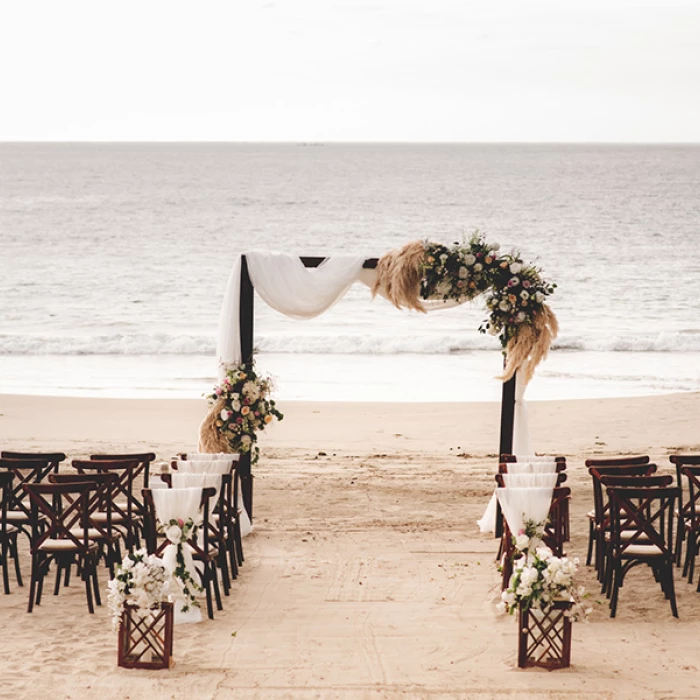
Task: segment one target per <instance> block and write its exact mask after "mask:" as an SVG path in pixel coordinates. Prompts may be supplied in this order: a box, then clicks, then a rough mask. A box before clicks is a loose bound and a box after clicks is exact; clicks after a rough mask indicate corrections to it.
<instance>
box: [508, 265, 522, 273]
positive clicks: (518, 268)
mask: <svg viewBox="0 0 700 700" xmlns="http://www.w3.org/2000/svg"><path fill="white" fill-rule="evenodd" d="M522 269H523V266H522V265H521V264H520V263H517V262H514V263H511V264H510V271H511V274H513V275H517V274H518V272H520V271H521V270H522Z"/></svg>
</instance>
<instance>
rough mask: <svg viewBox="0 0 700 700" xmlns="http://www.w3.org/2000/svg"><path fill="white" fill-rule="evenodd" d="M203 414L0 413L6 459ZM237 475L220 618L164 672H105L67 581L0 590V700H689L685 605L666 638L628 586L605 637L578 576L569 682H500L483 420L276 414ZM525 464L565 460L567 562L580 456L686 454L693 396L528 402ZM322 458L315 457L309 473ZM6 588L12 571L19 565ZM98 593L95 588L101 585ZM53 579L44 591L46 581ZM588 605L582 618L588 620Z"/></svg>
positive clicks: (97, 625) (693, 619) (96, 442)
mask: <svg viewBox="0 0 700 700" xmlns="http://www.w3.org/2000/svg"><path fill="white" fill-rule="evenodd" d="M205 408H206V407H205V405H204V402H202V401H186V400H178V401H167V400H145V399H144V400H133V401H132V400H117V399H114V400H112V399H66V398H42V397H25V396H0V414H1V415H0V443H1V445H2V448H3V449H27V450H41V449H56V450H58V449H60V450H63V451H65V452H66V453H68V454H69V457H71V458H74V457H80V456H83V455H87V454H89V453H91V452H96V451H123V450H130V451H141V450H144V449H149V450H153V451H155V452H156V453H157V455H158V457H159V459H168V458H170V456H172V455H174V454H175V453H176V452H177V451H180V450H187V449H192V448H193V447H194V444H195V441H196V433H197V426H198V423H199V421H200V420H201V418H202V416H203V414H204V412H205ZM280 408H281V410H282V411H283V412H284V413H285V414H286V415H285V420H284V421H283V422H282V423H281V424H279V425H276V426H274V427H273V428H272V430H270V431H269V432H268V433H266V434H265V435H263V436H262V438H261V439H262V446H263V456H262V459H261V462H260V464H259V465H258V466H257V467H256V468H255V476H256V478H255V511H254V515H255V532H254V533H253V534H252V535H251V536H250V537H249V538H247V539H246V540H245V541H244V548H245V556H246V561H245V563H244V565H243V567H242V569H241V573H240V576H239V578H238V580H237V581H236V582H235V583H234V584H233V587H232V590H231V595H230V597H228V598H226V599H225V600H224V608H225V609H224V611H223V612H219V613H217V614H216V617H215V619H214V620H213V621H208V620H207V621H205V622H203V623H201V624H197V625H183V626H178V627H176V628H175V649H174V657H175V661H176V663H175V665H174V667H173V668H172V669H171V670H169V671H139V670H127V669H121V668H118V667H117V665H116V637H115V635H114V633H113V632H112V629H111V625H110V621H109V617H108V611H107V606H106V595H104V596H103V598H104V599H105V600H103V603H104V604H103V606H102V608H101V609H99V608H98V610H97V612H96V614H95V615H92V616H91V615H89V614H88V612H87V607H86V604H85V597H84V591H83V589H82V587H81V586H80V585H79V584H78V582H75V583H74V584H73V585H72V586H71V587H70V588H69V589H62V590H61V592H60V594H59V596H58V597H57V598H54V597H53V596H52V595H51V587H50V585H49V586H48V589H49V590H48V591H45V597H44V601H43V602H42V605H41V606H40V607H38V608H36V609H35V611H34V612H33V613H32V614H31V615H30V614H27V612H26V605H27V595H28V590H27V587H26V586H25V588H24V589H21V588H18V587H17V586H16V584H15V582H14V578H12V579H11V585H12V593H11V594H10V595H0V616H1V619H2V632H3V634H2V638H1V639H0V651H1V653H2V659H3V668H4V674H3V681H2V683H1V684H0V697H3V698H5V697H7V698H10V697H11V698H16V699H19V698H47V697H51V698H71V699H79V698H88V697H98V698H101V699H102V698H105V699H106V698H119V699H120V700H124V699H125V698H146V697H148V698H152V699H154V700H155V699H156V698H192V699H199V698H229V697H234V696H235V697H238V698H261V699H263V698H265V699H267V698H271V699H273V700H276V699H278V698H342V699H345V698H348V699H349V698H353V699H355V698H362V699H364V698H366V699H368V700H370V699H371V700H375V699H379V698H387V699H390V700H393V699H394V698H430V699H431V700H438V699H440V700H442V699H447V698H469V697H474V698H518V699H520V698H523V699H525V698H527V699H529V698H552V699H553V698H636V699H638V700H639V699H641V698H697V697H698V696H700V673H699V671H700V660H699V657H698V653H697V648H698V638H699V637H700V593H696V592H695V585H688V584H687V583H686V581H685V580H684V579H683V578H682V577H681V576H680V572H679V571H678V573H677V576H676V589H677V596H678V608H679V613H680V619H678V620H676V619H674V618H673V617H672V616H671V612H670V606H669V604H668V602H667V601H665V600H664V598H663V595H662V593H661V591H660V589H659V587H658V585H657V584H655V582H654V580H653V577H652V575H651V572H650V571H649V570H648V569H646V568H642V567H640V568H636V569H634V570H633V571H632V572H631V573H630V574H629V576H628V578H627V579H626V581H625V585H624V587H623V589H622V591H621V593H620V602H619V608H618V616H617V618H616V619H614V620H612V619H610V618H609V615H608V609H607V605H606V604H605V601H604V599H603V598H602V597H601V596H600V595H598V590H599V589H598V587H597V586H596V584H595V579H594V575H593V572H592V570H591V569H590V568H586V567H585V566H582V569H581V576H580V580H581V583H582V584H583V585H585V586H586V587H587V588H588V589H589V590H590V591H591V592H592V593H593V595H592V598H591V602H592V604H593V607H594V612H593V614H592V616H591V621H590V623H589V624H576V625H574V630H573V646H572V667H571V668H570V669H567V670H560V671H555V672H547V671H543V670H538V669H530V670H527V671H521V670H518V669H517V668H516V648H517V637H516V635H517V624H516V622H515V620H514V619H513V618H510V617H507V616H501V615H499V614H497V613H496V611H495V608H494V604H495V602H496V600H497V598H498V591H497V587H498V581H499V579H498V574H497V572H496V569H495V564H494V556H495V552H496V541H495V540H494V539H493V538H492V537H491V536H486V535H481V534H480V533H479V531H478V528H477V526H476V524H475V521H476V520H477V519H478V518H479V517H480V516H481V514H482V512H483V509H484V506H485V504H486V502H487V500H488V497H489V495H490V493H491V491H492V487H493V476H492V474H493V473H494V470H495V465H496V460H495V451H496V449H497V445H498V428H499V406H498V405H496V404H423V405H420V406H416V405H410V404H394V405H391V404H341V403H338V404H334V403H324V404H310V403H288V404H286V405H285V404H283V405H281V406H280ZM530 432H531V435H532V439H533V444H534V446H535V448H536V449H537V451H538V452H545V453H557V454H565V455H566V456H567V460H568V465H569V466H568V472H569V481H568V482H567V485H569V486H571V487H572V492H573V495H572V499H573V500H572V541H571V542H570V544H569V548H568V551H569V554H570V555H573V556H578V557H580V558H581V559H582V560H583V559H584V557H585V549H586V542H587V520H586V518H585V513H586V511H587V510H589V509H590V508H591V507H592V498H591V490H590V484H589V477H588V474H587V472H586V471H585V469H584V466H583V461H584V459H585V458H586V457H587V456H591V455H595V454H601V455H612V454H617V453H644V454H649V455H650V456H651V457H652V459H653V460H655V461H657V462H658V463H659V465H660V467H661V469H662V470H663V471H664V472H668V473H671V469H670V466H671V465H670V463H669V462H668V457H667V455H668V454H670V453H673V452H676V451H679V452H700V395H698V394H678V395H670V396H658V397H653V398H638V399H609V400H598V401H563V402H537V403H532V404H530ZM321 453H325V454H321ZM22 554H23V557H22V564H23V572H24V574H25V577H26V578H27V579H28V577H29V564H30V560H29V557H28V553H27V551H26V545H25V549H24V551H23V552H22ZM100 577H101V579H100V580H101V585H102V588H103V589H104V588H105V587H106V583H107V575H106V572H105V571H104V570H101V571H100ZM49 580H51V581H52V579H49ZM598 601H600V603H599V602H598Z"/></svg>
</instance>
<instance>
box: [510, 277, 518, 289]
mask: <svg viewBox="0 0 700 700" xmlns="http://www.w3.org/2000/svg"><path fill="white" fill-rule="evenodd" d="M519 284H520V277H511V278H510V279H509V280H508V286H509V287H517V286H518V285H519Z"/></svg>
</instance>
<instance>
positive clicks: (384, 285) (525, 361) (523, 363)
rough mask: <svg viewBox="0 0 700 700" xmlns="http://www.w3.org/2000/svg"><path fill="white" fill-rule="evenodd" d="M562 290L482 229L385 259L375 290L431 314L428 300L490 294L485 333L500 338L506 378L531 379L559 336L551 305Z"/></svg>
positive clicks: (414, 245)
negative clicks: (488, 237)
mask: <svg viewBox="0 0 700 700" xmlns="http://www.w3.org/2000/svg"><path fill="white" fill-rule="evenodd" d="M555 288H556V285H555V284H552V283H550V282H548V281H547V280H545V279H544V278H543V276H542V271H541V270H540V268H539V267H537V266H535V265H532V264H528V263H525V262H524V261H523V260H522V258H521V257H520V254H519V253H518V252H515V251H513V252H511V253H501V252H500V245H499V244H498V243H489V242H487V241H486V239H485V237H484V236H483V235H482V234H481V233H479V232H478V231H477V232H476V233H475V234H474V235H473V236H472V237H471V238H470V239H469V240H468V241H465V242H462V243H459V242H456V243H454V244H453V245H451V246H447V245H443V244H441V243H433V242H430V241H417V242H414V243H410V244H408V245H406V246H404V248H402V249H400V250H398V251H392V252H390V253H387V254H386V255H385V256H383V257H382V258H381V259H380V261H379V264H378V265H377V281H376V283H375V285H374V288H373V292H374V293H375V294H376V293H378V292H380V293H382V294H383V295H384V296H386V297H387V298H388V299H389V300H390V301H391V302H392V303H393V304H394V305H395V306H397V307H398V308H411V309H415V310H417V311H425V310H426V308H425V305H424V304H423V303H422V302H423V301H427V300H438V301H445V302H448V301H451V302H455V303H458V304H461V303H464V302H465V301H470V300H472V299H474V298H475V297H477V296H479V295H481V294H485V295H486V307H487V309H488V311H489V317H488V319H487V320H485V321H484V322H483V323H482V324H481V326H480V328H479V330H480V331H481V332H482V333H490V334H492V335H496V336H498V337H499V339H500V341H501V346H502V347H503V349H504V352H505V354H506V358H507V359H506V363H507V364H506V368H505V372H504V377H503V379H504V380H505V379H509V378H510V377H512V376H513V373H514V372H515V371H516V370H518V369H521V368H522V369H524V370H525V375H526V379H527V380H529V379H530V377H531V376H532V373H533V372H534V369H535V366H536V365H537V364H538V363H539V362H540V361H541V360H542V359H544V357H545V356H546V354H547V352H548V351H549V347H550V345H551V342H552V340H553V339H554V338H555V337H556V335H557V332H558V323H557V320H556V316H555V315H554V313H553V312H552V310H551V309H550V308H549V307H548V306H547V304H546V303H545V301H546V299H547V297H548V296H549V295H551V294H552V293H553V292H554V290H555Z"/></svg>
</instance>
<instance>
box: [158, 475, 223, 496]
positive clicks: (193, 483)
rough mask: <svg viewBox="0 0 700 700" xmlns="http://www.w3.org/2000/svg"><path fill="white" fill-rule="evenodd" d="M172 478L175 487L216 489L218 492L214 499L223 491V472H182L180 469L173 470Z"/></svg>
mask: <svg viewBox="0 0 700 700" xmlns="http://www.w3.org/2000/svg"><path fill="white" fill-rule="evenodd" d="M170 478H171V479H172V484H173V488H174V489H189V488H197V487H198V488H200V489H214V490H215V491H216V494H215V496H214V499H215V500H216V497H218V495H219V491H221V474H216V473H214V474H210V473H204V474H202V473H199V474H198V473H192V472H180V471H179V470H178V471H176V472H173V473H172V474H171V475H170Z"/></svg>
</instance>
